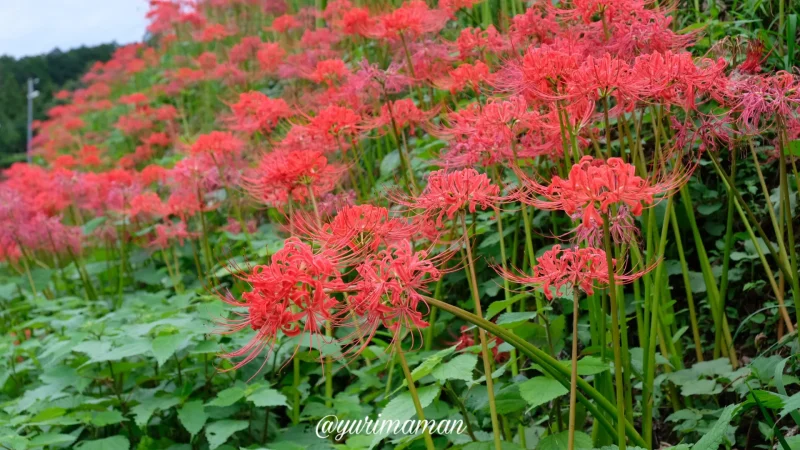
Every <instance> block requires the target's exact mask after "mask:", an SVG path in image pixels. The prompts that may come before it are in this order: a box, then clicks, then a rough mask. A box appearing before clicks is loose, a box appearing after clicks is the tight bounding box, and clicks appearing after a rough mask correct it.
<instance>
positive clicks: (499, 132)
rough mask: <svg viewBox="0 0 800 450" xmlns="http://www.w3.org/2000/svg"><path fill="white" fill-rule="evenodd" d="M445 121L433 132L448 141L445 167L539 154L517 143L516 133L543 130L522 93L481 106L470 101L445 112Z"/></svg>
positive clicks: (488, 163)
mask: <svg viewBox="0 0 800 450" xmlns="http://www.w3.org/2000/svg"><path fill="white" fill-rule="evenodd" d="M447 121H448V122H449V125H450V126H449V128H443V129H441V130H438V131H435V132H434V134H436V135H438V136H441V137H442V138H444V139H447V140H450V141H451V144H450V146H449V148H448V150H447V151H446V152H445V153H444V154H443V155H442V162H443V163H444V165H445V166H446V167H471V166H475V165H483V166H486V167H488V166H490V165H492V164H496V163H498V162H502V163H510V162H513V161H515V160H516V159H518V158H531V157H535V156H537V155H538V154H540V153H541V152H540V151H538V150H534V151H531V150H533V148H532V146H529V145H525V144H524V143H523V142H518V141H519V135H520V134H521V133H522V132H524V131H525V130H528V129H536V130H539V131H541V130H544V129H545V124H543V123H542V122H541V121H540V120H539V117H538V116H537V115H536V114H534V113H532V112H530V111H528V105H527V103H526V102H525V99H524V98H522V97H521V96H515V97H511V98H510V99H508V100H498V99H496V98H493V99H490V100H489V102H488V103H487V104H486V105H484V106H481V105H480V104H477V103H472V104H470V105H469V106H468V107H466V108H463V109H461V110H458V111H453V112H451V113H450V114H448V116H447ZM560 131H561V130H560V128H559V129H556V130H554V132H555V133H556V134H559V133H560ZM559 149H560V146H559Z"/></svg>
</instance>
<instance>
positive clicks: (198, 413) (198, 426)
mask: <svg viewBox="0 0 800 450" xmlns="http://www.w3.org/2000/svg"><path fill="white" fill-rule="evenodd" d="M178 420H180V421H181V425H183V427H184V428H186V431H188V432H189V434H191V435H192V438H194V436H195V435H196V434H197V433H199V432H200V430H202V429H203V425H205V424H206V420H208V414H206V411H205V408H204V407H203V401H202V400H192V401H191V402H186V404H185V405H183V406H182V407H181V409H179V410H178Z"/></svg>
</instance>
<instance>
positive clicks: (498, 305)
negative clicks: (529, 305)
mask: <svg viewBox="0 0 800 450" xmlns="http://www.w3.org/2000/svg"><path fill="white" fill-rule="evenodd" d="M530 295H531V294H529V293H527V292H523V293H521V294H517V295H515V296H513V297H511V298H509V299H508V300H498V301H496V302H492V303H491V304H490V305H489V307H488V308H486V314H485V315H484V319H486V320H491V319H492V318H493V317H494V316H496V315H498V314H500V313H501V312H503V311H505V310H506V308H508V307H509V306H511V305H513V304H514V303H516V302H518V301H520V300H522V299H523V298H525V297H530Z"/></svg>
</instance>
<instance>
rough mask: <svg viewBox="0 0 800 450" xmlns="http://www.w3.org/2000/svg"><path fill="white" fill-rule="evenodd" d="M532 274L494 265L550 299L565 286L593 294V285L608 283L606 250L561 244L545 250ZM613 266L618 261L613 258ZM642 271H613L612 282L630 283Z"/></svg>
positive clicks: (515, 280)
mask: <svg viewBox="0 0 800 450" xmlns="http://www.w3.org/2000/svg"><path fill="white" fill-rule="evenodd" d="M536 263H537V264H536V267H534V269H533V275H526V274H522V273H519V272H517V271H512V270H504V269H503V268H499V267H496V268H495V270H497V271H498V273H500V275H501V276H502V277H503V278H505V279H507V280H508V281H511V282H512V283H518V284H524V285H536V286H541V287H542V289H543V290H544V295H545V296H546V297H547V298H548V299H549V300H552V299H553V297H555V296H556V295H564V294H565V292H564V289H565V288H570V289H580V290H582V291H583V292H585V293H586V294H587V295H592V294H593V293H594V289H595V287H605V286H607V285H608V283H609V278H608V261H607V260H606V252H605V251H603V250H601V249H599V248H594V247H586V248H577V247H576V248H567V249H564V250H562V249H561V246H560V245H554V246H553V248H551V249H550V250H548V251H546V252H545V253H544V254H543V255H542V256H540V257H539V258H538V259H537V260H536ZM613 263H614V265H615V266H616V264H617V261H616V260H613ZM644 273H645V271H641V272H637V273H630V274H620V273H618V271H617V272H615V274H614V281H615V282H616V283H618V284H622V283H630V282H632V281H633V280H635V279H637V278H639V277H641V276H642V275H644Z"/></svg>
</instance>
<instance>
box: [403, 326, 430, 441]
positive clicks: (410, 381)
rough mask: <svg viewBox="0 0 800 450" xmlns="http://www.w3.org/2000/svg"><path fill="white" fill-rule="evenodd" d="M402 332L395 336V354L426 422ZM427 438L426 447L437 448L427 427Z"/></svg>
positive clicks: (412, 398)
mask: <svg viewBox="0 0 800 450" xmlns="http://www.w3.org/2000/svg"><path fill="white" fill-rule="evenodd" d="M400 334H401V333H398V335H396V336H395V338H394V349H395V354H396V355H397V360H398V361H400V366H401V367H402V368H403V374H404V375H405V376H406V382H407V383H408V393H409V394H410V395H411V400H412V401H413V402H414V409H416V410H417V419H419V420H420V421H421V423H425V413H424V412H422V403H420V401H419V394H418V393H417V387H416V385H415V384H414V377H413V376H411V370H410V369H409V368H408V362H406V356H405V355H404V354H403V347H402V345H401V343H402V342H403V340H402V339H401V336H400ZM422 436H423V437H424V438H425V447H426V448H427V449H428V450H435V447H434V446H433V438H431V432H430V430H428V428H427V427H425V429H424V430H423V435H422Z"/></svg>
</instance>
